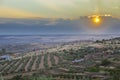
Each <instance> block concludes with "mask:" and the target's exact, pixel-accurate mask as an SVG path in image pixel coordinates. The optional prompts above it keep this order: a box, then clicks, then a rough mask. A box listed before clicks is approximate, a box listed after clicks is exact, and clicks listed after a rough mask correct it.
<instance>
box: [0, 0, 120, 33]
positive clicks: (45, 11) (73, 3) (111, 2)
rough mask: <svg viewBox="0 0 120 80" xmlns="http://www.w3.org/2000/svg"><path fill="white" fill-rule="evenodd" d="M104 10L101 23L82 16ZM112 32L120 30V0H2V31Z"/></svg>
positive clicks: (0, 24) (0, 19) (0, 18)
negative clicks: (107, 15) (97, 23)
mask: <svg viewBox="0 0 120 80" xmlns="http://www.w3.org/2000/svg"><path fill="white" fill-rule="evenodd" d="M105 14H110V15H111V16H112V17H110V18H104V19H101V24H100V25H99V26H97V25H96V24H94V23H93V22H92V20H91V19H86V18H82V19H81V17H83V16H92V15H105ZM94 27H98V28H95V29H94ZM111 33H115V34H120V0H0V35H33V34H34V35H38V34H111Z"/></svg>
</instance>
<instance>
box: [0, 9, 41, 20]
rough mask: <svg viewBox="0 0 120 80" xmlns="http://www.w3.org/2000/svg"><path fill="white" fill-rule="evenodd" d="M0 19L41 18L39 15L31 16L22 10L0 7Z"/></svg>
mask: <svg viewBox="0 0 120 80" xmlns="http://www.w3.org/2000/svg"><path fill="white" fill-rule="evenodd" d="M0 17H4V18H5V17H6V18H33V17H43V16H40V15H36V14H32V13H30V12H26V11H23V10H18V9H14V8H8V7H0Z"/></svg>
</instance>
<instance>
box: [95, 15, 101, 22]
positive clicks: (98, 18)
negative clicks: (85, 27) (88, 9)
mask: <svg viewBox="0 0 120 80" xmlns="http://www.w3.org/2000/svg"><path fill="white" fill-rule="evenodd" d="M100 21H101V20H100V17H99V16H95V17H94V18H93V22H94V23H100Z"/></svg>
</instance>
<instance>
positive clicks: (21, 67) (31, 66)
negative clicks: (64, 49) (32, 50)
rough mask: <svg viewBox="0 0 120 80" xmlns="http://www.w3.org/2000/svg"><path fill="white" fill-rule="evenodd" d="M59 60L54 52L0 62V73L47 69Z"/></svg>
mask: <svg viewBox="0 0 120 80" xmlns="http://www.w3.org/2000/svg"><path fill="white" fill-rule="evenodd" d="M59 61H60V57H59V55H55V54H44V55H37V56H30V57H23V58H21V59H15V60H11V61H4V62H0V72H1V73H2V74H10V73H20V72H29V71H37V70H40V69H48V68H51V67H54V66H56V65H58V64H59Z"/></svg>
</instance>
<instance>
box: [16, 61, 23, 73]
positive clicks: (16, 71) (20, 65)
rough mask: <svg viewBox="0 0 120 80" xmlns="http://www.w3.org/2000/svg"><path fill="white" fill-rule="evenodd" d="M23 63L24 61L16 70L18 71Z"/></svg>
mask: <svg viewBox="0 0 120 80" xmlns="http://www.w3.org/2000/svg"><path fill="white" fill-rule="evenodd" d="M22 65H23V63H21V64H20V65H19V66H18V68H17V69H16V70H15V72H18V71H19V69H20V68H21V66H22Z"/></svg>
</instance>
